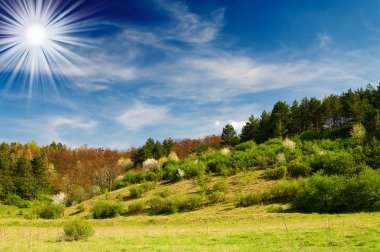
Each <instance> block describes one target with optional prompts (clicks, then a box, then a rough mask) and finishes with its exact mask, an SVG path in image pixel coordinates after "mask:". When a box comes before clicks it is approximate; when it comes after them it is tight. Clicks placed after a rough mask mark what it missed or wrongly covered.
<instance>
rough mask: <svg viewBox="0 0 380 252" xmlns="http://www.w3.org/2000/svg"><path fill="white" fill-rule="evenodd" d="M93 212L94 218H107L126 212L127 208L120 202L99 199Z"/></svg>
mask: <svg viewBox="0 0 380 252" xmlns="http://www.w3.org/2000/svg"><path fill="white" fill-rule="evenodd" d="M91 212H92V216H93V218H94V219H106V218H113V217H115V216H117V215H120V214H124V212H125V210H124V208H123V206H122V205H121V204H120V203H119V202H116V203H113V202H110V201H107V200H99V201H97V202H96V203H95V205H94V207H93V208H92V209H91Z"/></svg>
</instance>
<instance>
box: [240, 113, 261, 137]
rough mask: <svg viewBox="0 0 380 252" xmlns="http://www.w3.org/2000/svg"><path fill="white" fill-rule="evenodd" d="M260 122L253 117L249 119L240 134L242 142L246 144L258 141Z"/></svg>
mask: <svg viewBox="0 0 380 252" xmlns="http://www.w3.org/2000/svg"><path fill="white" fill-rule="evenodd" d="M259 125H260V121H259V119H257V118H255V117H254V116H253V115H252V116H250V117H249V119H248V122H247V123H246V124H245V125H244V126H243V128H242V130H241V134H240V141H241V142H246V141H249V140H254V141H256V140H257V133H258V130H259Z"/></svg>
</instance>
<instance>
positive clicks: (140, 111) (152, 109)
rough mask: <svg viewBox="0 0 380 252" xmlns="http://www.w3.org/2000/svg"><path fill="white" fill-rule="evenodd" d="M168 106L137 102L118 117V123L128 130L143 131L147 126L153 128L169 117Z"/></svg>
mask: <svg viewBox="0 0 380 252" xmlns="http://www.w3.org/2000/svg"><path fill="white" fill-rule="evenodd" d="M168 112H169V110H168V108H167V107H166V106H156V105H150V104H145V103H141V102H136V103H135V104H134V105H133V106H132V107H130V108H128V109H127V110H125V111H124V112H122V113H121V115H119V116H117V117H116V122H118V123H119V124H121V125H123V126H124V128H125V129H127V130H137V129H142V128H143V127H145V126H153V124H154V123H157V122H163V121H164V120H165V119H167V118H168V116H169V113H168Z"/></svg>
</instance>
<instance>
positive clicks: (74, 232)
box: [63, 220, 95, 241]
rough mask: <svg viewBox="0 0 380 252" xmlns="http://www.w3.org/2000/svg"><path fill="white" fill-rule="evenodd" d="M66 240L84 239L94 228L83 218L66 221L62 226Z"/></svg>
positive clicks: (90, 234) (93, 231) (91, 233)
mask: <svg viewBox="0 0 380 252" xmlns="http://www.w3.org/2000/svg"><path fill="white" fill-rule="evenodd" d="M63 231H64V233H65V238H66V240H71V241H74V240H75V241H77V240H82V239H86V238H88V237H90V236H92V235H93V234H94V233H95V230H94V228H93V227H92V226H91V225H90V224H89V223H88V222H86V221H84V220H73V221H70V222H67V223H66V224H65V226H64V227H63Z"/></svg>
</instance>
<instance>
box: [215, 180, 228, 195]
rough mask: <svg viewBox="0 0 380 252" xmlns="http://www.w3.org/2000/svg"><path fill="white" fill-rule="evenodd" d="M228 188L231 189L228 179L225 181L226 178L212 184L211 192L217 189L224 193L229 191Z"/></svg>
mask: <svg viewBox="0 0 380 252" xmlns="http://www.w3.org/2000/svg"><path fill="white" fill-rule="evenodd" d="M228 190H229V186H228V184H227V181H225V180H220V181H218V182H216V183H215V184H214V185H213V186H212V188H211V191H210V193H212V192H216V191H219V192H223V193H227V192H228Z"/></svg>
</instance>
